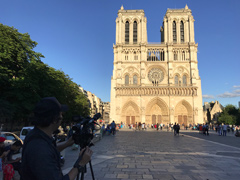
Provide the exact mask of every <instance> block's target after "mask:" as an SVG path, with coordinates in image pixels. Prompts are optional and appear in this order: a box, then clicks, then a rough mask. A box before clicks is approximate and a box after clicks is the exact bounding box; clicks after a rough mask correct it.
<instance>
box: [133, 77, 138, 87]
mask: <svg viewBox="0 0 240 180" xmlns="http://www.w3.org/2000/svg"><path fill="white" fill-rule="evenodd" d="M133 84H135V85H136V84H137V75H134V76H133Z"/></svg>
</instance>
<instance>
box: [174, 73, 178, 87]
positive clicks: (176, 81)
mask: <svg viewBox="0 0 240 180" xmlns="http://www.w3.org/2000/svg"><path fill="white" fill-rule="evenodd" d="M174 80H175V85H176V86H177V85H178V76H177V75H176V76H175V78H174Z"/></svg>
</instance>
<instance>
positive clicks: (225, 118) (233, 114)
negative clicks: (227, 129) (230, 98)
mask: <svg viewBox="0 0 240 180" xmlns="http://www.w3.org/2000/svg"><path fill="white" fill-rule="evenodd" d="M239 112H240V111H239V109H237V108H236V107H235V106H234V105H232V104H228V105H226V106H225V108H224V110H223V112H222V113H221V114H220V117H219V122H221V123H225V124H230V125H231V124H240V113H239Z"/></svg>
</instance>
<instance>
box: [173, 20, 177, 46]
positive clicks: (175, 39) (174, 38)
mask: <svg viewBox="0 0 240 180" xmlns="http://www.w3.org/2000/svg"><path fill="white" fill-rule="evenodd" d="M173 42H177V29H176V22H175V21H173Z"/></svg>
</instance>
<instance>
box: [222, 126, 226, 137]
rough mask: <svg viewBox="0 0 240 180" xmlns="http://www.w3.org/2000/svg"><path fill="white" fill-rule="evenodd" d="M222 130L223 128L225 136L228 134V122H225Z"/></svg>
mask: <svg viewBox="0 0 240 180" xmlns="http://www.w3.org/2000/svg"><path fill="white" fill-rule="evenodd" d="M222 130H223V136H227V125H226V124H224V125H223V126H222Z"/></svg>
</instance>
